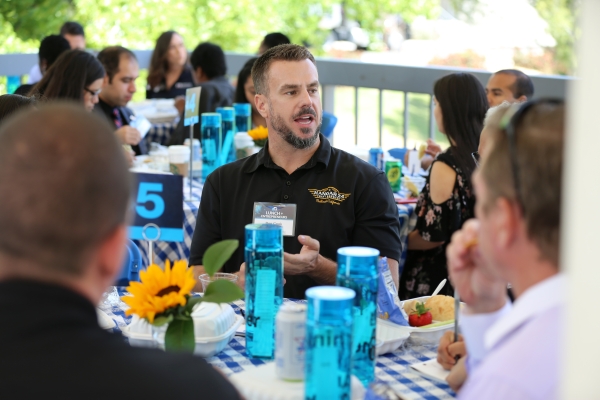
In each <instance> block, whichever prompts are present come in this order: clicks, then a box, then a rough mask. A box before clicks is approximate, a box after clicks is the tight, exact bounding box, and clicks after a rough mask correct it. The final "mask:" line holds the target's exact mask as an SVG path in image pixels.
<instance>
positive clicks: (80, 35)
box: [27, 21, 85, 85]
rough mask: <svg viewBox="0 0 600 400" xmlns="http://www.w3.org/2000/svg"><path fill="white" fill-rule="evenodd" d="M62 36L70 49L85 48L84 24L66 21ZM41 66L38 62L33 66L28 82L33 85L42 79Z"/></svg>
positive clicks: (61, 30)
mask: <svg viewBox="0 0 600 400" xmlns="http://www.w3.org/2000/svg"><path fill="white" fill-rule="evenodd" d="M60 36H62V37H63V38H65V39H66V40H67V42H68V43H69V48H70V49H72V50H73V49H79V50H84V49H85V31H84V30H83V26H81V24H79V23H77V22H74V21H68V22H65V23H64V24H63V26H62V27H61V28H60ZM40 67H41V65H40V64H36V65H34V66H33V67H31V70H30V71H29V80H28V81H27V83H29V84H32V85H33V84H35V83H37V82H39V81H40V80H41V79H42V76H43V75H44V73H43V71H42V70H41V68H40Z"/></svg>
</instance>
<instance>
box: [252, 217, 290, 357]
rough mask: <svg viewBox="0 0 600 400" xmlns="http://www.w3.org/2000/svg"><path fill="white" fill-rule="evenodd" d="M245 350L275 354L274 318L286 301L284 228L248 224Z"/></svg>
mask: <svg viewBox="0 0 600 400" xmlns="http://www.w3.org/2000/svg"><path fill="white" fill-rule="evenodd" d="M244 261H246V350H247V351H248V355H249V356H250V358H263V359H267V360H272V359H273V358H274V357H275V317H276V314H277V311H279V306H280V305H281V303H283V230H282V228H281V226H279V225H273V224H249V225H246V246H245V254H244Z"/></svg>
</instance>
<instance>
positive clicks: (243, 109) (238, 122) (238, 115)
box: [233, 103, 252, 132]
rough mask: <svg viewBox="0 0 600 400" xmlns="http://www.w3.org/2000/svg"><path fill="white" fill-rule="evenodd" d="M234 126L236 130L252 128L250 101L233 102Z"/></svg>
mask: <svg viewBox="0 0 600 400" xmlns="http://www.w3.org/2000/svg"><path fill="white" fill-rule="evenodd" d="M233 108H234V109H235V127H236V128H237V131H238V132H248V131H249V130H250V129H251V128H252V106H251V105H250V103H233Z"/></svg>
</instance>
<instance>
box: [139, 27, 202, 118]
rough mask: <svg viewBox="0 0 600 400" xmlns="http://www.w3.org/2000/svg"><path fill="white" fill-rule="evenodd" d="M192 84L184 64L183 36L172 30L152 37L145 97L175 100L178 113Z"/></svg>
mask: <svg viewBox="0 0 600 400" xmlns="http://www.w3.org/2000/svg"><path fill="white" fill-rule="evenodd" d="M194 86H196V82H195V81H194V74H193V72H192V69H191V67H190V65H189V63H188V52H187V50H186V48H185V44H184V43H183V38H182V37H181V35H179V34H178V33H177V32H175V31H167V32H164V33H163V34H161V35H160V36H159V37H158V39H157V40H156V46H155V47H154V52H153V53H152V58H151V59H150V68H149V69H148V85H147V86H146V98H147V99H176V102H175V107H176V108H177V110H178V111H179V112H180V113H182V112H183V107H184V105H185V91H186V90H187V89H189V88H191V87H194Z"/></svg>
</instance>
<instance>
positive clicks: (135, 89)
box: [129, 82, 137, 93]
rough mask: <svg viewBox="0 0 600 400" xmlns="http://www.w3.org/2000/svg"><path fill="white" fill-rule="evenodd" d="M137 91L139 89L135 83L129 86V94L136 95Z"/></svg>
mask: <svg viewBox="0 0 600 400" xmlns="http://www.w3.org/2000/svg"><path fill="white" fill-rule="evenodd" d="M136 91H137V88H136V86H135V82H131V83H130V84H129V92H130V93H135V92H136Z"/></svg>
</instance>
